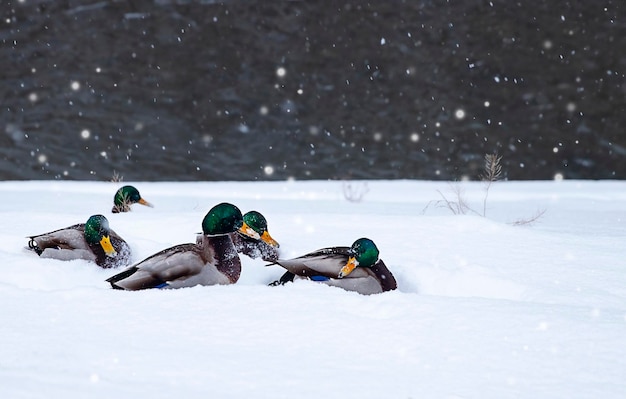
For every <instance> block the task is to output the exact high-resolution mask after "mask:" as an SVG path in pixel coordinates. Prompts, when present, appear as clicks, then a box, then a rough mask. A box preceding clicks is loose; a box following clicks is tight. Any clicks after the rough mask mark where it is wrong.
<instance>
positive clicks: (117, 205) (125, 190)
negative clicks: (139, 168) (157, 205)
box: [112, 186, 152, 213]
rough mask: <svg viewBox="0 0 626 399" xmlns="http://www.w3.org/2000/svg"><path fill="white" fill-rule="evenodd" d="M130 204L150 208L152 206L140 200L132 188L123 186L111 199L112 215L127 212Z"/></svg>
mask: <svg viewBox="0 0 626 399" xmlns="http://www.w3.org/2000/svg"><path fill="white" fill-rule="evenodd" d="M132 204H141V205H145V206H149V207H152V204H151V203H149V202H148V201H146V200H144V199H143V198H141V194H139V190H137V189H136V188H135V187H133V186H123V187H121V188H120V189H119V190H117V192H116V193H115V197H113V210H112V212H113V213H118V212H128V211H130V206H131V205H132Z"/></svg>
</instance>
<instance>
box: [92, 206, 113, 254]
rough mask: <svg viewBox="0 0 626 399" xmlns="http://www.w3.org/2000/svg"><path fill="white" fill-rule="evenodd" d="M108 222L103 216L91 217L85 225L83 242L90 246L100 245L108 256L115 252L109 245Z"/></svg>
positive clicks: (109, 232) (109, 231)
mask: <svg viewBox="0 0 626 399" xmlns="http://www.w3.org/2000/svg"><path fill="white" fill-rule="evenodd" d="M110 235H111V230H110V228H109V221H108V220H107V218H105V217H104V216H103V215H93V216H91V217H90V218H89V219H87V222H86V223H85V240H87V243H88V244H90V245H100V246H101V247H102V249H103V250H104V253H105V254H106V255H108V256H115V255H116V254H117V252H116V251H115V249H114V248H113V245H111V238H110Z"/></svg>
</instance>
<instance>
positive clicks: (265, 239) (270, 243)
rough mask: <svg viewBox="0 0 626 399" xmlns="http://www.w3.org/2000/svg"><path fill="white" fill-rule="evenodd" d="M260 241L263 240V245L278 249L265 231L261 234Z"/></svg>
mask: <svg viewBox="0 0 626 399" xmlns="http://www.w3.org/2000/svg"><path fill="white" fill-rule="evenodd" d="M261 240H263V242H265V243H267V244H269V245H271V246H273V247H276V248H278V247H280V245H279V244H278V242H276V240H274V239H273V238H272V236H271V235H270V233H269V232H268V231H267V230H265V231H264V232H263V235H262V236H261Z"/></svg>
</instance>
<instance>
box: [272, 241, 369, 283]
mask: <svg viewBox="0 0 626 399" xmlns="http://www.w3.org/2000/svg"><path fill="white" fill-rule="evenodd" d="M349 251H350V248H349V247H332V248H322V249H318V250H317V251H314V252H311V253H308V254H306V255H303V256H299V257H297V258H293V259H278V260H276V261H275V262H274V263H273V264H277V265H280V266H282V267H284V268H285V269H287V270H288V271H290V272H291V273H293V274H295V275H298V276H303V277H315V276H324V277H328V278H337V276H338V275H339V272H340V271H341V268H342V267H343V266H345V265H346V263H347V262H348V258H349V257H350V252H349ZM355 272H357V274H356V275H355V276H352V275H353V274H354V273H355ZM361 273H362V271H360V270H359V268H357V269H355V270H354V271H353V272H352V273H350V275H348V276H347V277H345V278H350V277H353V278H354V277H359V276H361V277H362V275H361Z"/></svg>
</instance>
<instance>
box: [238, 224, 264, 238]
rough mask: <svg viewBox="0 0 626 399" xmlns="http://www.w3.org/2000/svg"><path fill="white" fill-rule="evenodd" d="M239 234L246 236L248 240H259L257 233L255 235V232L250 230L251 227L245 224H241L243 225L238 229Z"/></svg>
mask: <svg viewBox="0 0 626 399" xmlns="http://www.w3.org/2000/svg"><path fill="white" fill-rule="evenodd" d="M239 232H240V233H241V234H243V235H245V236H248V237H250V238H254V239H256V240H260V239H261V236H260V235H259V233H257V232H256V231H254V230H253V229H252V227H250V226H248V225H247V224H246V222H243V224H242V225H241V227H240V228H239Z"/></svg>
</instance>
